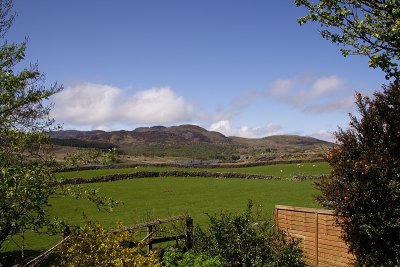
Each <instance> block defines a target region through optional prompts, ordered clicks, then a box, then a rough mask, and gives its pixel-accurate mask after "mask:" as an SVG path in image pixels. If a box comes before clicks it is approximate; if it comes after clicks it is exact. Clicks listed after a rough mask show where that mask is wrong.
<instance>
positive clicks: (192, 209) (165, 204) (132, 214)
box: [3, 163, 329, 250]
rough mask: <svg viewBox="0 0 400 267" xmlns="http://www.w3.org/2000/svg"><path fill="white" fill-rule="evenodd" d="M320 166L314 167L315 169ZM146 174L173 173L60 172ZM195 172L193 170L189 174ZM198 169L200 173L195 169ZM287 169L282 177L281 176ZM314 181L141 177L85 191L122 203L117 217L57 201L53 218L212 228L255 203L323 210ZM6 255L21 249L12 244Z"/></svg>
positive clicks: (32, 244) (289, 170)
mask: <svg viewBox="0 0 400 267" xmlns="http://www.w3.org/2000/svg"><path fill="white" fill-rule="evenodd" d="M313 165H314V166H313ZM139 170H140V171H144V170H149V171H150V170H152V171H154V170H171V168H155V167H138V168H136V169H109V170H91V171H79V172H70V173H60V174H58V175H59V176H60V177H59V178H64V179H65V178H71V177H86V178H89V177H94V176H98V175H106V174H111V173H128V172H133V171H139ZM188 170H191V169H188ZM195 170H198V169H195ZM281 170H282V172H281ZM210 171H214V172H215V171H220V172H223V171H228V172H242V173H255V174H270V175H276V176H280V177H282V178H288V177H290V176H291V175H296V174H302V175H311V174H323V173H328V172H329V166H328V165H327V164H326V163H314V164H312V163H310V164H303V165H297V164H288V165H286V164H281V165H271V166H260V167H249V168H229V169H210ZM313 185H314V182H313V181H302V182H296V181H291V180H289V179H282V180H251V179H236V178H235V179H234V178H230V179H223V178H222V179H217V178H202V177H185V178H183V177H162V178H141V179H130V180H124V181H116V182H108V183H96V184H88V185H84V186H83V187H89V188H96V189H98V190H99V192H100V193H101V194H102V195H104V196H108V197H111V198H113V199H115V200H118V201H120V202H121V204H120V205H119V206H117V207H116V208H115V209H114V211H113V212H111V213H108V212H104V211H102V212H98V211H97V209H96V207H95V206H94V204H92V203H90V202H88V201H84V200H75V199H72V198H68V197H53V198H52V199H51V204H52V206H51V207H50V210H49V211H50V213H51V214H52V215H54V216H59V217H62V218H66V219H67V220H68V221H69V222H70V223H72V224H81V223H82V222H83V221H84V220H85V219H84V215H83V214H85V216H87V218H89V219H90V220H93V221H99V222H100V223H102V224H104V225H105V226H106V227H114V226H115V223H116V222H117V221H118V220H121V221H122V222H124V224H125V225H130V224H135V223H139V222H143V221H146V220H151V219H154V218H163V217H168V216H172V215H178V214H184V213H188V214H190V215H191V216H192V217H193V219H194V222H195V224H201V225H204V224H206V223H207V216H206V213H211V214H213V213H215V212H219V211H221V210H228V211H231V212H236V211H239V210H242V209H244V207H245V205H246V203H247V201H248V200H249V199H251V200H253V201H254V203H255V204H256V205H259V206H262V207H263V209H264V211H265V212H266V213H267V214H269V215H271V216H272V212H273V210H274V206H275V205H277V204H280V205H293V206H302V207H318V205H317V203H315V201H314V195H316V194H317V193H318V192H317V191H316V189H315V188H314V186H313ZM59 238H60V237H54V238H49V237H47V236H40V237H38V236H37V235H31V234H27V236H26V238H25V244H26V248H29V249H35V250H37V249H42V248H46V247H49V246H50V245H51V244H54V243H55V242H56V240H58V239H59ZM3 249H6V250H12V249H16V246H15V245H14V244H13V243H12V242H10V243H8V246H7V247H6V248H3Z"/></svg>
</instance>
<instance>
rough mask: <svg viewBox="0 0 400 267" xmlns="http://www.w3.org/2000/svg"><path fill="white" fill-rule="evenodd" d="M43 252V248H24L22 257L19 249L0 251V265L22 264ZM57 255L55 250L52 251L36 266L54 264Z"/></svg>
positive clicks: (5, 266)
mask: <svg viewBox="0 0 400 267" xmlns="http://www.w3.org/2000/svg"><path fill="white" fill-rule="evenodd" d="M43 252H44V251H43V250H24V257H22V253H21V250H14V251H8V252H2V253H0V266H1V267H8V266H15V265H16V266H24V264H27V263H28V262H29V261H31V260H33V259H34V258H36V257H37V256H39V255H40V254H42V253H43ZM57 257H58V255H57V252H54V253H52V254H50V255H48V256H47V257H46V258H45V259H42V260H40V262H41V263H40V264H38V265H37V266H52V265H54V264H55V261H56V259H57Z"/></svg>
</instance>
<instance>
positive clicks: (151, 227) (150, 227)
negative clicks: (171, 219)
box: [147, 225, 153, 252]
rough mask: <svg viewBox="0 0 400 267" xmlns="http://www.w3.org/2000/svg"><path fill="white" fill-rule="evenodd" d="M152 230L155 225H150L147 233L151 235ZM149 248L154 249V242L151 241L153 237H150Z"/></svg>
mask: <svg viewBox="0 0 400 267" xmlns="http://www.w3.org/2000/svg"><path fill="white" fill-rule="evenodd" d="M152 232H153V226H152V225H149V226H148V227H147V234H148V235H149V236H150V235H151V233H152ZM148 249H149V252H150V251H151V250H152V249H153V244H152V243H151V238H150V239H149V245H148Z"/></svg>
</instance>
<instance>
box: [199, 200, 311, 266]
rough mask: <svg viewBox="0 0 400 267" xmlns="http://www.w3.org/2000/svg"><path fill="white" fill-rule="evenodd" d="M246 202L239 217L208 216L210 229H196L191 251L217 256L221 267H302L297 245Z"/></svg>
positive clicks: (223, 214) (221, 214) (227, 214)
mask: <svg viewBox="0 0 400 267" xmlns="http://www.w3.org/2000/svg"><path fill="white" fill-rule="evenodd" d="M252 208H253V203H252V202H251V201H249V203H248V205H247V208H246V210H245V211H244V212H242V213H241V214H235V215H233V214H230V213H226V212H221V213H220V214H219V215H215V216H211V215H208V216H209V219H210V228H209V229H208V230H207V231H203V230H202V229H201V228H196V231H195V237H194V249H195V251H197V252H203V253H207V254H208V255H211V256H219V257H221V258H222V259H223V261H224V265H225V266H279V267H282V266H291V267H295V266H305V263H304V261H303V257H302V250H301V249H300V248H299V247H298V241H296V240H293V239H290V238H289V237H287V236H285V234H284V233H283V232H281V231H278V230H277V229H276V227H275V226H274V225H273V224H272V223H271V221H270V220H269V219H267V218H266V216H265V215H263V214H262V212H261V211H257V212H255V213H253V211H252Z"/></svg>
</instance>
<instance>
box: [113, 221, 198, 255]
mask: <svg viewBox="0 0 400 267" xmlns="http://www.w3.org/2000/svg"><path fill="white" fill-rule="evenodd" d="M177 221H183V222H184V225H185V227H184V231H183V232H182V233H180V234H175V235H173V236H163V237H159V238H153V235H155V234H156V233H157V226H159V225H161V224H166V223H171V222H177ZM140 228H147V236H146V237H145V238H144V240H147V241H148V250H149V251H150V250H152V249H153V245H154V244H159V243H164V242H169V241H176V242H177V243H178V241H179V240H184V242H185V248H186V249H191V248H192V246H193V219H192V218H191V217H190V216H188V215H179V216H172V217H169V218H165V219H158V220H154V221H151V222H146V223H139V224H135V225H131V226H126V227H123V228H121V229H115V230H113V232H121V231H132V230H137V229H140Z"/></svg>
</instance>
